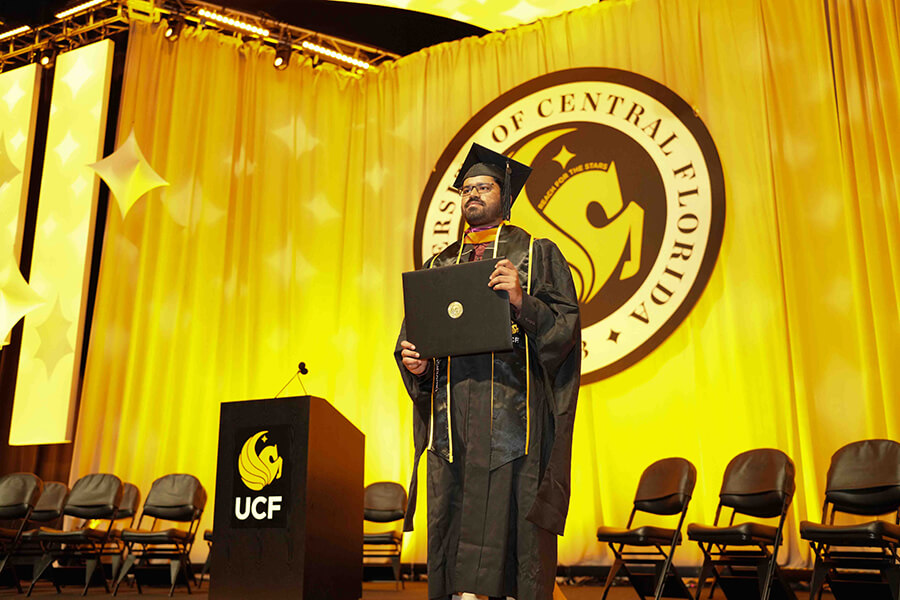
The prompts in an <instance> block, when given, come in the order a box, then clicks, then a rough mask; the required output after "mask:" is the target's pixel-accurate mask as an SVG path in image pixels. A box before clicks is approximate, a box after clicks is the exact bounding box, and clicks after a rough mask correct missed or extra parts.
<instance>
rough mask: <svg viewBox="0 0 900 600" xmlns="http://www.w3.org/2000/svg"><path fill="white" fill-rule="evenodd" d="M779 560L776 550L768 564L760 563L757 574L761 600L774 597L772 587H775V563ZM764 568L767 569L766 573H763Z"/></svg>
mask: <svg viewBox="0 0 900 600" xmlns="http://www.w3.org/2000/svg"><path fill="white" fill-rule="evenodd" d="M777 560H778V549H777V548H775V549H774V550H773V551H772V555H771V556H770V557H769V560H768V561H766V562H760V563H759V565H758V566H757V573H758V574H759V581H760V587H759V597H760V600H769V596H771V595H772V586H773V585H774V583H775V582H774V581H773V580H774V579H775V568H776V566H777V565H776V564H775V561H777ZM767 563H768V564H767ZM763 567H766V569H765V572H764V571H763Z"/></svg>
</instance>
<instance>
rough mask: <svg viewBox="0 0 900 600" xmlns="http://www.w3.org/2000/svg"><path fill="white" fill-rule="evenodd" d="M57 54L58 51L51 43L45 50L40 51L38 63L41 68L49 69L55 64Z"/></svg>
mask: <svg viewBox="0 0 900 600" xmlns="http://www.w3.org/2000/svg"><path fill="white" fill-rule="evenodd" d="M57 54H59V49H58V48H57V47H56V45H55V44H53V43H52V42H51V43H50V44H48V45H47V47H46V48H44V49H43V50H41V53H40V54H39V55H38V62H39V63H40V65H41V66H42V67H44V68H46V69H49V68H50V67H52V66H53V65H54V63H56V55H57Z"/></svg>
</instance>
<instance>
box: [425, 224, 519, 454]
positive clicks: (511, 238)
mask: <svg viewBox="0 0 900 600" xmlns="http://www.w3.org/2000/svg"><path fill="white" fill-rule="evenodd" d="M503 227H504V223H500V225H499V226H498V227H497V234H496V236H495V238H494V249H493V252H492V258H497V251H498V249H499V247H500V234H501V232H502V231H503ZM507 227H508V229H509V230H510V233H509V234H507V239H505V240H504V246H505V249H506V251H507V254H506V256H507V258H510V260H511V261H512V262H513V264H518V265H519V267H518V268H522V267H523V265H521V262H522V261H523V259H525V260H527V267H524V270H525V272H526V279H525V286H524V288H525V289H524V290H523V291H524V293H526V294H529V295H530V294H531V262H532V255H533V253H534V237H533V236H532V235H530V234H528V233H527V232H525V231H524V230H522V229H520V228H518V227H514V226H507ZM478 233H479V234H481V235H479V236H477V237H478V238H481V239H476V243H482V240H484V237H485V236H484V235H483V234H484V232H478ZM525 236H527V250H526V244H524V243H523V242H525ZM473 237H475V236H473ZM484 241H487V240H484ZM463 246H465V236H464V237H463V239H461V240H460V241H459V250H458V252H457V253H456V258H455V260H452V259H451V258H450V257H449V256H448V257H446V259H445V261H441V262H442V266H443V265H445V264H450V262H451V261H452V264H459V263H460V261H461V260H462V250H463ZM451 248H452V246H450V247H448V248H447V249H446V250H445V252H442V253H441V254H439V255H438V256H436V257H435V258H434V259H433V260H432V261H431V264H430V265H429V267H428V268H432V267H434V266H435V263H437V262H438V258H442V257H443V255H444V254H445V253H447V254H449V252H448V251H449V250H451ZM526 252H527V254H526ZM522 335H523V336H524V338H525V448H524V453H525V454H528V446H529V443H530V441H531V423H530V416H531V414H530V413H531V406H530V397H531V373H530V364H529V363H530V357H529V352H530V350H529V347H528V335H527V334H526V333H525V331H524V330H522ZM440 361H441V359H437V358H435V359H432V370H431V372H432V381H431V411H430V412H431V418H430V422H429V427H428V446H427V449H428V450H431V451H432V452H438V453H439V454H440V452H439V451H438V449H437V448H435V445H434V440H435V438H434V436H435V418H436V415H435V413H436V410H435V394H436V393H437V394H439V395H444V394H445V395H446V402H445V410H446V421H447V425H446V428H447V444H448V448H447V455H446V456H445V458H447V460H448V461H449V462H451V463H452V462H453V427H452V426H453V423H452V419H453V417H452V407H451V391H450V365H451V357H449V356H448V357H446V361H447V363H446V364H447V367H446V373H444V374H439V373H438V366H439V364H440ZM442 376H443V377H446V379H447V381H446V384H445V385H444V386H441V387H444V388H445V389H444V390H440V389H439V387H438V381H439V379H440V377H442ZM493 419H494V353H493V352H491V431H492V432H493V425H494V423H493ZM492 450H493V439H492Z"/></svg>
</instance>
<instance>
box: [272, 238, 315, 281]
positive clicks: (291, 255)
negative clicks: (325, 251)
mask: <svg viewBox="0 0 900 600" xmlns="http://www.w3.org/2000/svg"><path fill="white" fill-rule="evenodd" d="M266 263H267V264H268V265H269V267H270V268H271V269H272V270H273V271H274V272H275V273H277V274H278V275H279V276H280V277H281V281H282V283H284V284H285V285H288V284H290V283H292V281H293V282H304V281H307V280H308V279H310V278H312V277H313V276H315V274H316V273H317V272H318V270H317V269H316V268H315V267H314V266H313V265H312V264H310V262H309V261H308V260H306V257H305V256H303V254H301V253H300V251H299V250H297V249H296V248H294V234H293V233H291V234H289V235H288V239H287V241H286V242H285V244H284V246H282V247H281V248H280V249H279V250H276V251H275V252H273V253H272V254H270V255H269V256H268V258H267V259H266Z"/></svg>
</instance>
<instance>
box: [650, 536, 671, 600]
mask: <svg viewBox="0 0 900 600" xmlns="http://www.w3.org/2000/svg"><path fill="white" fill-rule="evenodd" d="M674 554H675V547H674V546H673V547H672V548H671V549H670V550H669V554H668V555H667V556H666V561H665V563H663V568H662V572H661V573H660V574H659V578H658V580H657V582H656V593H655V594H654V595H653V600H659V599H660V598H662V593H663V588H665V587H666V579H667V578H668V577H669V567H671V566H672V556H673V555H674Z"/></svg>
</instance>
